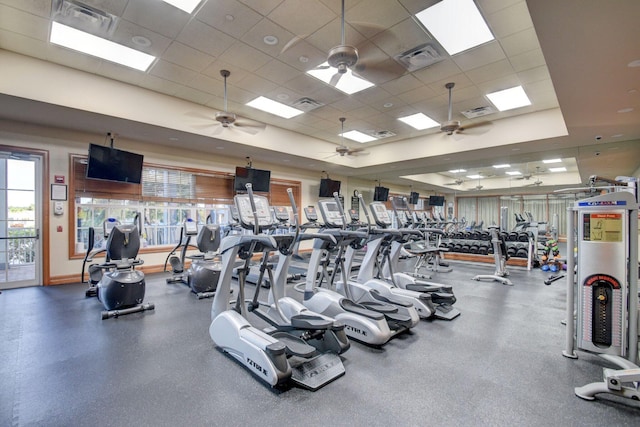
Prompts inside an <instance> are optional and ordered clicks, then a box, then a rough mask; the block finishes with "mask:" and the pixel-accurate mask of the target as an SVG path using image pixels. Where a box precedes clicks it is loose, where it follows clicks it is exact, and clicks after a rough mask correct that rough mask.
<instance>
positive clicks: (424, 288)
mask: <svg viewBox="0 0 640 427" xmlns="http://www.w3.org/2000/svg"><path fill="white" fill-rule="evenodd" d="M405 288H406V289H407V290H408V291H415V292H439V291H441V290H442V287H440V286H436V285H419V284H413V283H407V284H406V285H405Z"/></svg>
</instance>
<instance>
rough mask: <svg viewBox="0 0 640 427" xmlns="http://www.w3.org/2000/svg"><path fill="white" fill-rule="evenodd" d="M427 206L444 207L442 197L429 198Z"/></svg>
mask: <svg viewBox="0 0 640 427" xmlns="http://www.w3.org/2000/svg"><path fill="white" fill-rule="evenodd" d="M429 206H444V196H429Z"/></svg>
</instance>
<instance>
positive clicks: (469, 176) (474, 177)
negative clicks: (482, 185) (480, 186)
mask: <svg viewBox="0 0 640 427" xmlns="http://www.w3.org/2000/svg"><path fill="white" fill-rule="evenodd" d="M467 178H469V179H482V178H484V177H483V176H482V175H467Z"/></svg>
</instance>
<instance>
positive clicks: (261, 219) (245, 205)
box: [234, 194, 274, 231]
mask: <svg viewBox="0 0 640 427" xmlns="http://www.w3.org/2000/svg"><path fill="white" fill-rule="evenodd" d="M234 199H235V203H236V206H237V207H238V221H239V222H240V225H241V226H242V228H246V229H249V230H253V229H254V228H255V226H256V217H257V220H258V227H259V231H263V230H266V229H269V228H271V227H273V225H274V220H273V216H272V215H271V210H270V208H269V201H268V200H267V198H266V197H265V196H258V195H256V194H254V195H253V200H254V202H255V207H256V211H255V215H254V212H253V209H252V207H251V199H250V196H249V195H248V194H238V195H236V196H235V198H234Z"/></svg>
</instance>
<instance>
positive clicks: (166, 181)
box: [70, 155, 301, 257]
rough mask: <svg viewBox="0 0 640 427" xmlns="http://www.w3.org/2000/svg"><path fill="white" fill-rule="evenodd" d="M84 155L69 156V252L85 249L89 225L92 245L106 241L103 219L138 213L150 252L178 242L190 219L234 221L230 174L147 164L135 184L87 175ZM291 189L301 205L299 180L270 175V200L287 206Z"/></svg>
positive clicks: (122, 219)
mask: <svg viewBox="0 0 640 427" xmlns="http://www.w3.org/2000/svg"><path fill="white" fill-rule="evenodd" d="M85 159H86V157H85V156H78V155H71V159H70V164H71V180H70V182H71V186H70V187H71V188H70V194H72V195H74V197H73V198H72V199H71V200H73V203H74V205H75V207H74V208H75V209H74V211H75V218H72V219H71V220H72V221H73V225H72V226H71V227H70V228H71V229H75V233H73V235H72V236H70V240H71V239H73V241H72V242H70V243H72V244H70V248H71V251H70V256H71V257H80V256H82V255H83V254H84V252H85V251H86V249H87V245H88V240H89V228H91V227H93V228H94V231H95V240H94V247H100V245H102V244H103V242H104V233H103V225H102V224H103V223H104V221H105V220H106V219H107V218H116V219H117V220H119V221H120V222H122V223H131V222H133V221H135V220H136V216H139V221H140V224H141V225H142V230H141V231H142V237H143V240H142V247H143V248H144V249H145V250H151V251H154V250H156V251H164V250H166V245H175V244H177V243H178V239H179V238H180V228H181V227H182V224H183V223H184V221H185V220H186V219H187V218H192V219H194V220H196V221H197V222H198V224H204V223H206V222H207V221H209V222H212V223H215V224H221V225H226V224H228V223H229V222H230V214H229V206H230V205H231V204H233V196H234V193H233V179H234V176H233V174H231V173H226V172H215V171H204V170H187V169H177V168H170V167H163V166H156V165H146V164H145V165H144V167H143V172H142V184H141V185H136V184H129V183H121V182H110V181H100V180H92V179H86V178H85V176H86V160H85ZM287 188H292V189H293V195H294V199H295V200H296V203H297V204H298V205H300V195H301V183H300V182H299V181H286V180H278V179H272V180H271V193H270V195H269V196H270V203H271V204H272V205H274V206H277V205H283V206H288V205H289V196H288V194H287ZM160 247H163V248H162V249H160Z"/></svg>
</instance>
